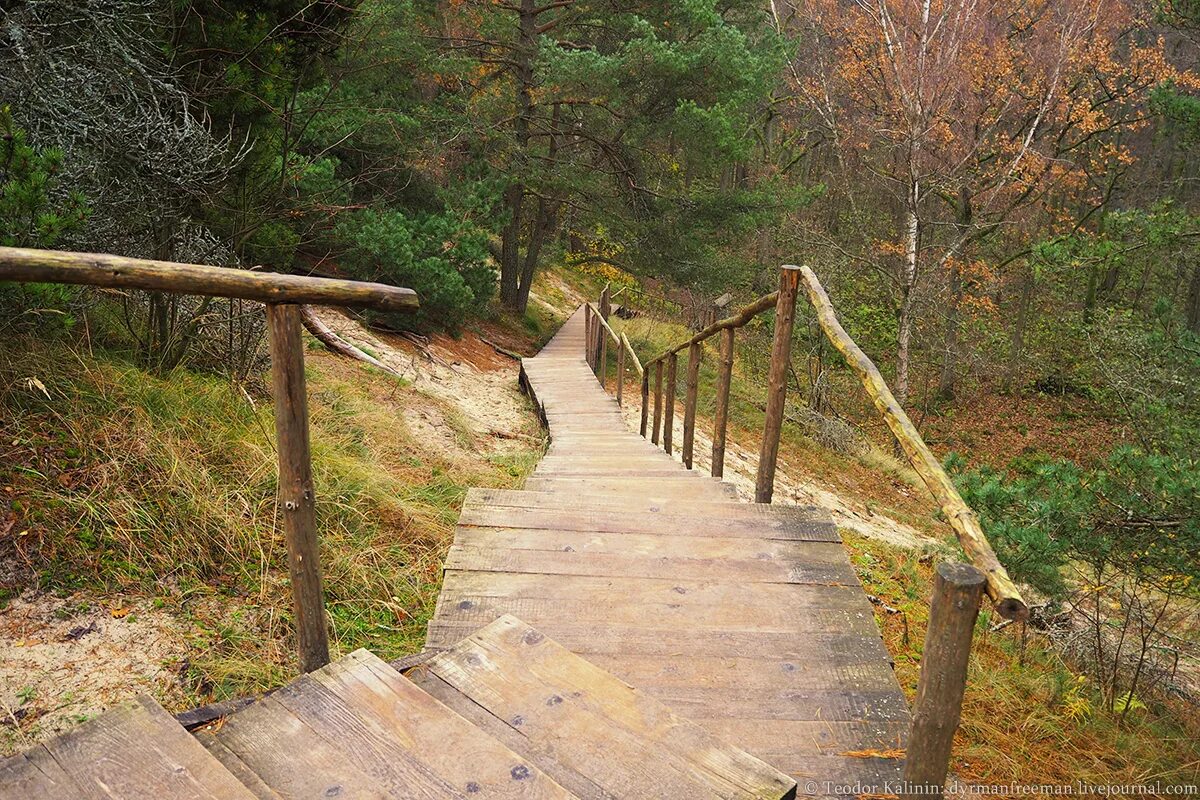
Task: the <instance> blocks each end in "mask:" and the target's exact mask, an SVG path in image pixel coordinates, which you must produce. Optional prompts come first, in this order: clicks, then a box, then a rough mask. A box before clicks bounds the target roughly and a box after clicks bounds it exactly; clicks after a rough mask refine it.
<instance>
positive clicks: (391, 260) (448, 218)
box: [334, 210, 495, 330]
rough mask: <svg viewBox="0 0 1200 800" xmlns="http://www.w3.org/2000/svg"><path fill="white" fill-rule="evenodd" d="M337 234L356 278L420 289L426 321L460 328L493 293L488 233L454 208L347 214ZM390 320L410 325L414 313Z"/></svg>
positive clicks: (420, 320)
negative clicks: (469, 224) (465, 221)
mask: <svg viewBox="0 0 1200 800" xmlns="http://www.w3.org/2000/svg"><path fill="white" fill-rule="evenodd" d="M334 234H335V236H336V238H337V239H338V240H339V242H340V243H341V244H342V245H343V247H344V248H345V254H344V256H343V257H342V261H341V264H342V267H343V268H344V269H345V271H346V272H347V273H348V274H350V275H352V276H353V277H355V278H360V279H362V280H373V281H383V282H385V283H391V284H394V285H397V286H407V287H409V288H411V289H414V290H416V292H417V294H418V295H419V296H420V300H421V310H420V312H419V313H418V315H417V316H416V318H415V320H416V322H417V324H418V325H419V326H421V327H426V328H428V327H442V328H449V329H451V330H454V329H457V328H458V327H459V326H460V325H461V324H462V322H463V321H464V320H465V319H466V317H467V315H468V314H471V313H478V312H479V311H480V310H481V309H482V308H483V306H484V304H486V302H487V301H488V299H489V298H490V297H491V295H492V291H493V289H494V285H495V275H494V274H493V272H492V270H491V268H490V267H489V266H488V265H487V263H486V259H487V254H488V253H487V237H486V234H485V233H484V232H483V231H480V230H478V229H472V228H469V227H467V226H464V225H463V223H462V222H461V220H459V219H457V218H456V217H455V216H454V215H452V214H450V213H441V214H428V213H417V214H405V213H403V212H401V211H397V210H378V211H377V210H367V211H361V212H356V213H354V214H348V215H345V216H343V217H342V219H341V220H340V221H339V222H338V223H337V226H336V227H335V230H334ZM390 322H392V323H393V324H395V325H399V326H411V325H412V323H413V317H412V316H411V315H394V316H393V317H392V318H391V320H390Z"/></svg>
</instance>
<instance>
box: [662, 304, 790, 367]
mask: <svg viewBox="0 0 1200 800" xmlns="http://www.w3.org/2000/svg"><path fill="white" fill-rule="evenodd" d="M778 300H779V292H777V291H776V292H771V293H770V294H764V295H763V296H762V297H760V298H758V299H757V300H755V301H754V302H752V303H748V304H747V305H744V306H742V307H741V308H739V309H738V310H737V311H736V312H734V313H733V314H732V315H730V316H728V317H725V318H724V319H719V320H717V321H716V322H714V323H713V324H712V325H709V326H708V327H707V328H704V329H703V330H701V331H700V332H699V333H697V334H696V335H695V336H693V337H692V338H690V339H688V340H687V341H684V342H681V343H679V344H678V345H675V346H674V347H672V348H670V349H669V350H664V351H663V352H661V353H659V354H658V355H656V356H655V357H654V358H652V359H650V360H649V361H647V362H646V366H647V367H648V366H650V365H651V364H653V363H655V362H656V361H662V360H663V359H664V358H666V357H667V356H669V355H671V354H672V353H679V352H682V351H684V350H686V349H687V348H689V347H691V346H692V345H694V344H699V343H700V342H703V341H704V340H705V339H708V338H710V337H712V336H715V335H717V334H718V333H720V332H721V331H723V330H727V329H730V328H741V327H744V326H745V325H746V324H747V323H749V322H750V320H752V319H754V318H755V317H756V316H758V315H759V314H761V313H763V312H764V311H769V310H771V309H773V308H775V306H776V304H777V302H778Z"/></svg>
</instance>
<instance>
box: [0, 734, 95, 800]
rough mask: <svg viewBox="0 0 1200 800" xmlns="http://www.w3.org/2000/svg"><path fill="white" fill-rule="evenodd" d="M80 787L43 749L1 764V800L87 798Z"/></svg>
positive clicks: (32, 750)
mask: <svg viewBox="0 0 1200 800" xmlns="http://www.w3.org/2000/svg"><path fill="white" fill-rule="evenodd" d="M84 796H85V795H84V792H83V790H82V789H81V788H80V787H79V784H77V783H75V781H74V780H73V779H72V778H71V776H70V775H68V774H67V773H66V772H64V771H63V768H62V767H60V766H59V765H58V762H57V761H55V760H54V758H53V757H52V756H51V755H50V753H49V752H47V751H46V748H45V747H44V746H42V745H37V746H36V747H34V748H33V749H31V750H30V751H29V752H28V753H19V754H17V755H15V756H10V757H9V758H6V759H4V760H3V761H0V798H2V800H27V798H31V797H37V798H43V800H76V798H81V797H84Z"/></svg>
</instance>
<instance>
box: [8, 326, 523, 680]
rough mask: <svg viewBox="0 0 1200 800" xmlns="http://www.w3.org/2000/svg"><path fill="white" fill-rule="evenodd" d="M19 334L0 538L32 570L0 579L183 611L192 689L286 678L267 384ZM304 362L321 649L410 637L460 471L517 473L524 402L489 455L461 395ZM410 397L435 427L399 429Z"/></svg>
mask: <svg viewBox="0 0 1200 800" xmlns="http://www.w3.org/2000/svg"><path fill="white" fill-rule="evenodd" d="M509 327H511V328H512V329H513V332H512V334H511V337H517V336H519V332H520V330H521V329H522V328H523V327H524V326H522V325H520V324H517V325H512V326H509ZM533 327H535V328H536V327H538V326H537V325H534V326H533ZM511 337H510V339H511ZM20 345H21V346H20V347H16V348H12V349H8V350H6V352H5V354H3V355H0V386H4V387H7V388H6V391H5V392H4V393H3V394H2V395H0V437H2V439H0V441H2V442H3V444H2V445H0V486H2V487H4V494H3V496H2V497H3V500H0V523H7V527H8V528H9V529H10V530H11V531H12V533H13V535H12V536H11V537H9V538H8V539H6V540H0V543H3V544H4V545H5V547H6V549H7V550H9V551H10V552H8V553H5V556H6V557H9V556H11V557H15V558H16V559H17V561H18V562H19V563H22V564H24V565H25V566H26V567H27V569H26V570H25V571H24V572H23V573H21V574H19V575H18V576H16V577H15V579H11V578H10V580H9V585H8V586H7V587H5V588H4V589H3V590H2V591H4V592H5V595H6V596H10V595H11V594H13V593H15V592H17V591H19V590H20V589H24V588H27V587H29V586H30V585H35V586H37V587H39V588H41V589H45V590H50V591H53V592H55V593H58V594H60V595H73V596H74V597H76V598H79V600H78V602H80V603H87V602H95V603H103V604H106V605H107V604H108V603H109V601H110V600H111V599H112V598H115V597H122V598H130V597H132V598H143V599H144V598H153V602H154V605H155V606H156V607H160V608H163V609H166V610H168V611H170V612H173V613H175V614H177V615H179V616H180V617H181V618H182V619H184V620H185V621H186V623H187V630H188V635H189V637H190V639H191V641H190V648H189V651H190V652H191V653H192V654H193V655H191V657H190V664H189V665H188V668H187V670H186V671H187V673H188V684H189V685H188V686H187V687H185V688H186V689H187V690H188V691H187V696H188V699H189V700H190V701H191V702H193V703H198V702H202V701H208V700H211V699H218V698H223V697H228V696H233V695H239V694H242V693H245V692H247V691H250V690H255V689H261V688H265V687H268V686H272V685H278V684H280V683H281V682H283V681H284V680H286V679H287V678H288V677H289V676H291V675H293V674H294V672H295V669H294V664H293V654H292V645H291V642H290V641H289V634H288V633H287V631H288V630H289V629H290V625H289V624H288V621H289V617H290V614H291V610H290V608H289V605H288V603H289V600H288V592H287V571H286V551H285V548H284V545H283V541H282V531H281V530H280V527H279V521H278V519H277V518H276V514H275V474H274V457H275V456H274V451H273V444H272V442H273V438H274V437H273V422H272V418H271V413H270V399H269V397H267V396H264V395H262V394H261V391H260V392H253V391H251V392H247V391H245V390H243V389H242V388H241V387H231V386H230V385H229V384H228V383H227V382H226V381H224V380H222V379H220V378H217V377H214V376H211V375H204V374H199V373H195V372H191V371H188V370H176V371H175V372H172V373H171V374H169V375H164V376H158V375H154V374H150V373H147V372H145V371H143V370H141V369H139V368H137V367H136V366H133V365H131V364H130V363H129V362H128V361H127V360H125V359H123V358H122V357H120V356H117V355H112V354H106V353H103V352H96V353H95V354H89V353H87V352H85V351H83V350H81V349H79V348H78V347H75V346H72V345H69V344H67V343H59V344H50V345H42V344H38V343H35V342H33V341H26V342H21V343H20ZM27 376H37V377H38V378H39V379H40V380H41V381H42V383H43V384H44V385H45V387H46V390H47V394H48V395H49V396H48V397H47V396H45V395H44V394H43V393H42V392H41V391H40V390H38V389H37V388H36V387H35V386H32V385H30V384H28V383H27V382H25V381H24V378H25V377H27ZM308 378H309V394H310V405H311V407H310V411H311V419H312V440H313V455H314V470H315V479H316V486H317V492H318V517H319V520H318V521H319V530H320V536H321V549H322V552H321V556H322V564H323V572H324V576H325V589H326V594H327V601H328V607H329V611H330V614H331V616H332V619H333V630H334V635H335V638H336V646H337V648H338V649H339V650H340V651H342V652H346V651H348V650H351V649H354V648H356V647H360V646H367V645H369V646H370V647H371V648H372V649H373V650H375V651H376V652H377V653H378V654H380V655H382V656H384V657H396V656H399V655H401V654H405V653H410V652H414V651H416V650H419V649H420V647H421V645H422V643H423V638H424V622H425V621H426V619H427V618H428V616H429V615H430V613H431V612H432V608H433V603H434V601H435V600H436V596H437V591H438V587H439V585H440V565H441V561H442V559H443V556H444V553H445V549H446V547H447V546H448V545H449V542H450V537H451V533H452V529H453V524H454V521H455V519H456V518H457V514H458V508H459V506H460V505H461V500H462V497H463V496H464V494H465V491H466V488H467V487H469V486H472V485H483V486H514V485H518V484H519V482H520V480H521V478H522V477H523V476H524V474H526V472H527V471H528V470H529V469H531V467H532V465H533V464H534V463H535V462H536V458H537V454H538V451H539V449H540V448H539V446H538V444H537V435H538V430H537V427H536V420H535V417H534V416H533V414H532V412H531V411H530V413H529V414H528V415H527V420H525V425H524V428H523V430H524V432H525V433H527V434H532V435H531V436H530V438H529V439H528V441H527V442H526V443H525V444H522V445H520V448H519V449H518V450H517V451H516V452H510V453H509V454H508V455H504V456H487V455H485V453H486V452H487V449H488V448H487V447H486V446H483V445H482V444H481V443H480V442H476V441H475V436H474V435H473V434H472V432H471V430H470V427H469V426H468V425H466V424H465V421H464V420H463V419H462V418H461V413H460V412H459V410H458V409H457V408H456V407H454V406H452V405H450V404H448V403H447V402H445V401H443V400H440V399H438V398H436V397H433V396H430V395H428V394H424V393H421V392H418V391H416V390H414V389H413V388H411V387H409V386H407V385H405V384H404V383H403V382H402V381H399V380H397V379H395V378H393V377H391V376H387V375H384V374H382V373H378V372H375V371H373V370H370V369H367V368H364V367H362V366H360V365H355V364H350V363H348V362H346V361H344V360H341V359H338V358H336V357H334V356H331V355H328V354H326V353H324V352H323V351H321V350H319V349H316V348H315V347H314V346H312V345H310V349H309V353H308ZM418 405H419V407H420V408H421V409H422V411H423V413H424V415H425V417H426V418H429V417H430V416H431V415H432V417H433V419H434V421H435V422H436V423H437V424H436V425H435V426H434V430H436V431H437V432H439V433H440V434H441V435H440V436H439V437H435V438H434V439H433V440H431V438H430V436H429V435H428V431H426V432H425V435H421V436H418V435H415V434H414V432H413V430H412V429H411V427H410V425H409V424H408V420H409V419H411V418H412V417H411V415H410V412H411V411H412V409H414V408H416V407H417V406H418ZM0 527H4V526H3V525H0ZM0 599H6V597H0Z"/></svg>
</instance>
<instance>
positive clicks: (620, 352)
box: [617, 342, 625, 406]
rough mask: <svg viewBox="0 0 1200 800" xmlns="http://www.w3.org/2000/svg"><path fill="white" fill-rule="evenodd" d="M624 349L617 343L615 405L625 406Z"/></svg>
mask: <svg viewBox="0 0 1200 800" xmlns="http://www.w3.org/2000/svg"><path fill="white" fill-rule="evenodd" d="M624 398H625V348H624V347H621V343H620V342H617V405H618V406H622V405H624V404H625V402H624Z"/></svg>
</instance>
